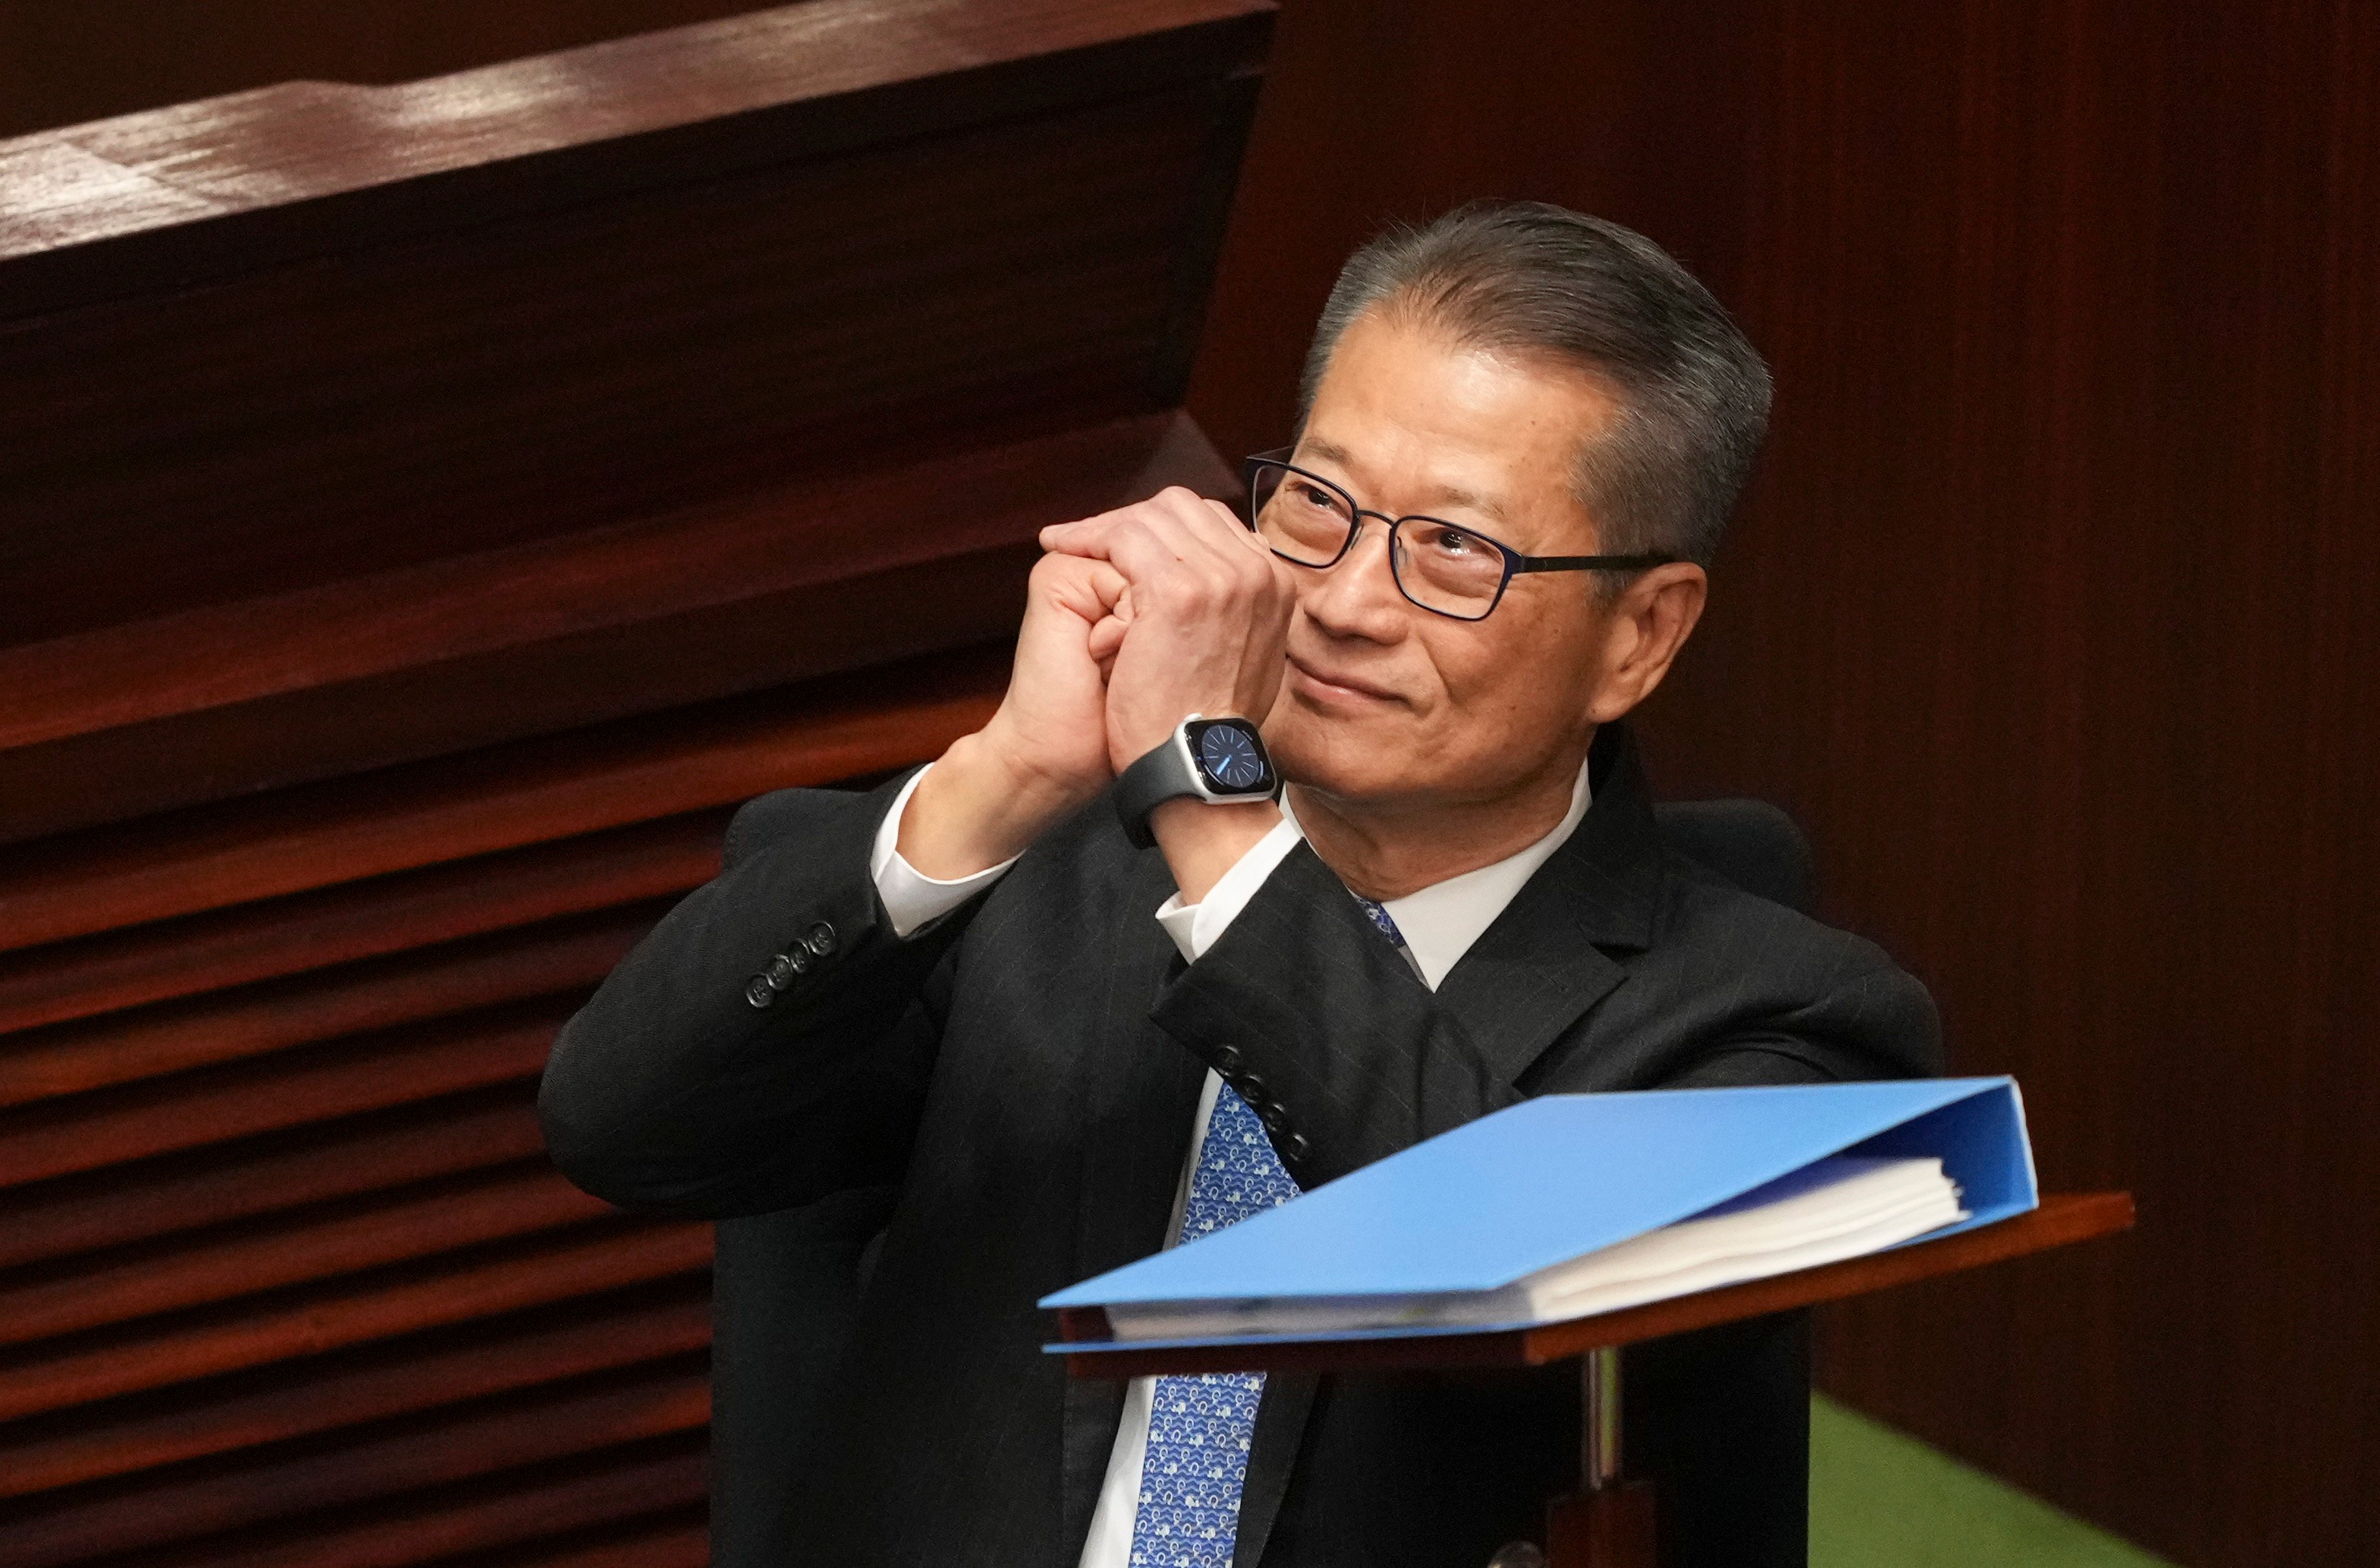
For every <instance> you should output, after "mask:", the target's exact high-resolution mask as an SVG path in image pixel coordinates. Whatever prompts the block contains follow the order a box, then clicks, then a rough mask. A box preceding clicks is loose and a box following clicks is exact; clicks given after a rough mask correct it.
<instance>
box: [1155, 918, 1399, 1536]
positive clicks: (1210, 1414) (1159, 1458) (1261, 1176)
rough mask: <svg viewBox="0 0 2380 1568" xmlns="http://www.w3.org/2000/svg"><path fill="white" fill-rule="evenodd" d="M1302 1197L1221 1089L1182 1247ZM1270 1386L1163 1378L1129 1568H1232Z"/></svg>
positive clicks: (1186, 1211)
mask: <svg viewBox="0 0 2380 1568" xmlns="http://www.w3.org/2000/svg"><path fill="white" fill-rule="evenodd" d="M1355 902H1356V903H1358V904H1360V905H1362V906H1364V911H1365V913H1366V914H1368V915H1369V916H1371V918H1372V923H1373V924H1374V925H1376V926H1378V927H1379V929H1380V933H1381V934H1382V935H1383V936H1385V937H1387V938H1388V939H1389V941H1390V942H1393V943H1394V944H1395V945H1396V949H1397V951H1398V952H1399V953H1401V954H1403V955H1404V959H1405V962H1406V963H1408V964H1411V963H1413V952H1412V950H1411V949H1410V948H1408V947H1407V946H1406V945H1405V939H1404V937H1403V933H1401V932H1400V931H1398V930H1397V923H1396V922H1395V921H1394V920H1391V919H1390V918H1389V912H1388V911H1387V910H1386V909H1383V908H1381V907H1380V906H1378V905H1377V904H1375V903H1373V902H1372V901H1371V900H1370V899H1368V898H1360V897H1359V898H1357V899H1356V901H1355ZM1415 973H1416V974H1418V973H1420V969H1419V966H1415ZM1296 1196H1297V1183H1296V1182H1295V1181H1294V1180H1293V1179H1292V1178H1291V1176H1290V1173H1289V1172H1288V1171H1287V1170H1286V1169H1284V1168H1283V1167H1282V1165H1281V1156H1280V1155H1278V1154H1276V1153H1274V1152H1273V1147H1272V1140H1271V1139H1270V1138H1269V1137H1267V1136H1265V1126H1264V1122H1263V1121H1262V1119H1260V1118H1259V1117H1258V1116H1257V1113H1256V1112H1255V1111H1253V1110H1251V1109H1250V1108H1249V1106H1248V1102H1247V1101H1246V1100H1243V1099H1241V1098H1240V1095H1239V1091H1238V1090H1237V1089H1234V1088H1232V1087H1231V1085H1229V1084H1225V1085H1222V1086H1221V1087H1220V1088H1218V1089H1217V1090H1216V1091H1215V1109H1214V1112H1213V1114H1212V1115H1210V1116H1209V1117H1208V1121H1207V1137H1206V1141H1205V1142H1203V1143H1201V1144H1200V1145H1199V1146H1198V1167H1197V1169H1196V1171H1194V1172H1193V1173H1191V1176H1190V1194H1189V1197H1188V1199H1187V1201H1186V1202H1184V1205H1183V1209H1182V1239H1183V1240H1184V1241H1185V1242H1189V1241H1196V1240H1197V1239H1198V1238H1199V1237H1200V1236H1203V1235H1210V1234H1213V1233H1215V1232H1217V1231H1220V1230H1221V1229H1223V1228H1224V1227H1225V1226H1226V1225H1236V1224H1238V1223H1239V1222H1241V1221H1243V1220H1245V1219H1246V1218H1247V1217H1248V1216H1249V1215H1251V1214H1260V1213H1262V1212H1264V1211H1265V1210H1266V1209H1271V1208H1274V1207H1276V1206H1278V1205H1280V1204H1283V1203H1287V1202H1288V1201H1289V1200H1290V1199H1291V1198H1293V1197H1296ZM1264 1381H1265V1380H1264V1374H1263V1373H1262V1372H1211V1373H1208V1374H1207V1375H1206V1376H1204V1377H1196V1378H1160V1379H1158V1380H1157V1385H1156V1389H1155V1391H1154V1392H1153V1394H1152V1396H1151V1398H1150V1400H1149V1408H1148V1447H1147V1451H1146V1453H1145V1456H1144V1457H1143V1459H1142V1461H1141V1468H1140V1504H1139V1507H1138V1508H1137V1509H1136V1510H1135V1513H1134V1516H1133V1524H1132V1568H1230V1563H1231V1561H1232V1546H1233V1540H1234V1539H1235V1538H1236V1537H1237V1536H1238V1534H1239V1526H1240V1491H1241V1489H1242V1487H1243V1486H1245V1483H1246V1481H1247V1474H1248V1443H1249V1440H1250V1439H1251V1438H1252V1437H1253V1436H1254V1435H1255V1433H1256V1429H1257V1403H1258V1402H1259V1401H1261V1400H1262V1399H1263V1398H1264Z"/></svg>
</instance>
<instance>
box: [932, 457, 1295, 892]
mask: <svg viewBox="0 0 2380 1568" xmlns="http://www.w3.org/2000/svg"><path fill="white" fill-rule="evenodd" d="M1041 546H1042V548H1043V549H1044V550H1045V551H1047V552H1048V553H1047V554H1045V555H1044V556H1043V557H1042V558H1041V560H1040V562H1039V563H1038V565H1036V566H1035V567H1034V569H1033V576H1032V579H1031V583H1030V586H1029V588H1028V590H1027V594H1026V609H1025V621H1024V625H1023V626H1022V627H1021V628H1020V630H1019V631H1018V634H1017V639H1016V657H1015V663H1014V667H1013V669H1012V670H1011V672H1010V675H1009V684H1008V691H1007V694H1006V696H1005V697H1003V698H1002V701H1001V705H1000V709H999V711H997V712H996V713H994V714H993V716H992V718H991V721H990V723H987V724H986V725H985V726H984V727H983V728H982V729H981V730H978V731H977V732H976V733H975V734H974V735H967V736H965V737H964V738H963V739H961V740H959V741H958V742H956V743H954V744H953V746H952V748H951V749H950V750H949V751H948V752H946V753H944V755H943V756H942V758H941V760H940V761H938V762H936V763H935V765H934V767H933V768H932V769H931V770H930V771H929V772H928V773H927V775H926V777H925V779H924V780H923V781H922V782H921V783H920V784H919V785H918V787H917V792H916V794H915V795H914V796H912V797H911V799H910V803H909V807H908V810H907V811H906V813H905V816H904V818H903V820H902V824H901V829H900V839H899V846H900V850H901V853H902V856H903V857H904V858H905V859H907V860H908V862H909V863H910V864H911V865H912V866H914V867H915V868H917V870H919V871H921V872H923V873H924V874H925V875H927V876H929V877H936V878H941V879H943V880H951V879H955V878H958V877H962V876H965V875H969V874H971V873H973V872H976V871H979V870H982V869H986V868H988V867H990V866H995V865H998V864H1000V863H1001V862H1002V861H1003V860H1006V859H1008V858H1009V857H1012V856H1014V855H1016V854H1019V853H1021V852H1022V851H1023V850H1024V849H1025V847H1026V845H1030V844H1031V843H1032V842H1033V840H1034V839H1036V838H1038V837H1039V836H1040V834H1041V833H1042V832H1043V831H1044V830H1045V829H1047V828H1048V827H1049V826H1050V824H1051V823H1053V822H1055V821H1056V820H1058V819H1060V818H1061V817H1063V816H1065V815H1067V814H1068V813H1070V812H1072V811H1075V810H1076V809H1078V808H1080V807H1081V806H1082V805H1084V803H1086V802H1087V801H1088V800H1089V799H1091V797H1093V796H1096V795H1098V794H1099V791H1100V790H1102V789H1104V788H1105V787H1106V786H1107V784H1108V783H1109V781H1110V780H1111V779H1113V778H1114V777H1115V775H1116V774H1117V773H1119V772H1122V771H1123V769H1125V768H1128V767H1130V766H1131V765H1132V764H1133V763H1134V762H1135V761H1136V760H1139V759H1140V758H1141V757H1142V756H1143V755H1145V754H1146V753H1147V752H1148V751H1150V750H1152V749H1153V748H1156V747H1158V746H1160V745H1161V744H1162V743H1163V742H1164V741H1165V740H1166V739H1167V738H1168V737H1169V736H1171V735H1172V733H1173V731H1174V728H1175V726H1177V725H1178V724H1179V723H1181V722H1182V720H1183V719H1184V718H1185V717H1187V716H1188V715H1190V714H1192V713H1200V714H1204V715H1206V716H1208V717H1210V718H1211V717H1219V716H1223V715H1231V716H1235V717H1238V718H1243V719H1246V720H1248V721H1250V722H1251V723H1262V722H1263V721H1264V718H1265V715H1266V714H1267V713H1268V712H1269V711H1271V708H1272V705H1273V699H1274V698H1275V696H1276V695H1277V694H1278V693H1279V691H1280V688H1281V671H1282V659H1283V653H1284V644H1285V640H1286V638H1287V635H1288V628H1289V622H1290V615H1291V613H1292V611H1293V609H1294V608H1295V605H1296V602H1297V582H1296V580H1295V577H1294V576H1293V574H1294V573H1295V571H1296V568H1294V567H1293V566H1291V565H1289V564H1288V563H1286V562H1284V561H1282V560H1281V558H1280V557H1278V556H1276V555H1275V554H1273V553H1272V552H1271V551H1270V550H1269V549H1268V548H1267V547H1266V546H1265V544H1264V542H1263V541H1261V540H1259V539H1258V538H1257V535H1256V534H1255V533H1254V532H1252V531H1251V530H1250V529H1248V527H1247V526H1246V525H1245V523H1243V522H1241V521H1240V520H1239V518H1238V517H1235V516H1233V513H1232V511H1231V509H1230V508H1229V507H1227V506H1225V505H1223V504H1221V503H1220V502H1216V501H1208V500H1206V499H1204V498H1203V497H1201V496H1198V495H1196V494H1195V493H1193V492H1190V491H1188V490H1184V489H1182V488H1180V487H1178V486H1177V487H1173V488H1170V489H1167V490H1163V491H1160V492H1158V493H1157V494H1155V495H1153V496H1150V497H1149V498H1148V499H1147V500H1146V501H1140V502H1135V503H1134V504H1131V505H1129V506H1123V507H1119V508H1118V509H1116V510H1115V511H1112V512H1103V513H1101V514H1099V516H1098V517H1087V518H1085V519H1084V520H1082V521H1080V522H1074V523H1061V524H1058V525H1055V526H1053V527H1050V528H1046V529H1042V530H1041ZM1193 813H1195V815H1193ZM1278 820H1280V815H1279V812H1278V810H1277V808H1274V807H1273V806H1272V805H1271V804H1270V803H1269V802H1258V803H1257V804H1255V805H1253V806H1248V807H1234V808H1228V809H1222V810H1218V809H1214V808H1204V807H1201V806H1199V805H1197V804H1196V803H1194V802H1176V803H1174V804H1173V805H1172V806H1171V807H1165V808H1160V812H1159V815H1158V817H1157V818H1155V819H1153V825H1154V826H1155V828H1156V830H1157V833H1158V838H1159V842H1160V845H1161V846H1162V847H1163V849H1164V850H1165V853H1166V857H1167V859H1168V861H1169V862H1170V863H1172V867H1173V870H1174V873H1175V880H1176V881H1177V883H1178V884H1179V885H1180V886H1181V889H1182V893H1183V896H1184V900H1185V901H1186V902H1196V898H1197V896H1198V895H1200V894H1202V893H1203V892H1204V890H1205V888H1206V887H1207V886H1209V885H1211V884H1212V882H1213V880H1214V878H1215V877H1216V876H1220V874H1221V872H1222V871H1223V870H1224V869H1228V868H1229V866H1230V865H1231V864H1232V862H1233V861H1234V860H1236V859H1237V858H1238V857H1239V856H1240V854H1242V853H1244V852H1245V849H1246V848H1247V847H1248V846H1249V845H1252V844H1253V843H1254V842H1255V841H1256V839H1257V838H1260V837H1262V836H1263V834H1264V833H1266V832H1267V831H1269V829H1270V827H1271V825H1272V824H1273V823H1274V822H1277V821H1278Z"/></svg>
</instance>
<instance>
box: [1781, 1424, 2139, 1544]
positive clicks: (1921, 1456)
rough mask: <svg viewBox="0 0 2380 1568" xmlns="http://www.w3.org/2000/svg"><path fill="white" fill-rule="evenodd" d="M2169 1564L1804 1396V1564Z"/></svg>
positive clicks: (1913, 1441) (1935, 1453) (1907, 1439)
mask: <svg viewBox="0 0 2380 1568" xmlns="http://www.w3.org/2000/svg"><path fill="white" fill-rule="evenodd" d="M2020 1564H2022V1568H2171V1565H2170V1564H2168V1562H2166V1561H2165V1559H2163V1558H2161V1557H2153V1556H2151V1555H2150V1554H2149V1553H2147V1552H2145V1551H2143V1550H2141V1549H2140V1548H2138V1547H2136V1546H2133V1545H2131V1543H2130V1542H2128V1541H2122V1540H2119V1539H2117V1538H2115V1537H2114V1536H2111V1535H2109V1534H2107V1532H2106V1531H2105V1530H2102V1529H2098V1528H2096V1527H2095V1526H2094V1525H2086V1524H2084V1523H2083V1521H2082V1520H2080V1519H2077V1518H2075V1517H2074V1516H2073V1515H2072V1514H2070V1513H2060V1512H2058V1510H2057V1509H2055V1508H2052V1507H2050V1506H2049V1504H2047V1503H2046V1502H2044V1501H2041V1500H2040V1499H2039V1498H2036V1497H2034V1496H2032V1495H2031V1494H2029V1493H2026V1492H2022V1491H2019V1490H2017V1489H2015V1488H2014V1487H2011V1486H2010V1485H2008V1484H2007V1483H2006V1482H2003V1481H1997V1480H1994V1479H1993V1478H1992V1477H1989V1476H1986V1475H1985V1474H1984V1473H1983V1472H1982V1471H1980V1470H1975V1469H1971V1468H1970V1467H1968V1466H1967V1465H1961V1464H1960V1463H1959V1462H1958V1461H1957V1460H1955V1459H1952V1458H1951V1457H1950V1456H1949V1455H1948V1454H1946V1453H1942V1452H1941V1451H1940V1450H1938V1449H1934V1448H1928V1447H1927V1446H1926V1445H1925V1444H1924V1443H1922V1442H1919V1441H1918V1440H1916V1439H1914V1438H1910V1437H1903V1436H1902V1435H1901V1434H1900V1433H1899V1432H1896V1431H1894V1430H1893V1429H1892V1428H1889V1427H1884V1426H1879V1425H1877V1424H1876V1422H1874V1421H1871V1420H1869V1419H1868V1418H1867V1417H1866V1416H1861V1415H1859V1414H1857V1413H1855V1412H1853V1411H1851V1410H1848V1409H1845V1408H1844V1407H1843V1406H1842V1405H1840V1404H1836V1403H1834V1401H1832V1400H1829V1399H1824V1398H1821V1399H1816V1400H1813V1401H1812V1402H1811V1404H1810V1568H2018V1565H2020Z"/></svg>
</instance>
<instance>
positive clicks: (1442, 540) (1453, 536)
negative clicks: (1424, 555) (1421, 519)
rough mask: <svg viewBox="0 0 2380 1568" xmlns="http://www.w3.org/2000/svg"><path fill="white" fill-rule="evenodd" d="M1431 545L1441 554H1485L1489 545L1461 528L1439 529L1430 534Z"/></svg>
mask: <svg viewBox="0 0 2380 1568" xmlns="http://www.w3.org/2000/svg"><path fill="white" fill-rule="evenodd" d="M1429 547H1430V548H1431V549H1432V550H1435V551H1437V552H1438V553H1439V554H1441V555H1484V554H1486V553H1488V547H1487V546H1486V545H1485V544H1482V543H1481V542H1480V541H1478V540H1476V539H1474V538H1473V537H1472V536H1471V535H1469V534H1467V533H1464V532H1463V530H1462V529H1439V530H1438V531H1437V532H1435V533H1434V534H1432V535H1431V536H1430V541H1429Z"/></svg>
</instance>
